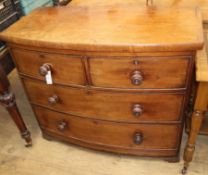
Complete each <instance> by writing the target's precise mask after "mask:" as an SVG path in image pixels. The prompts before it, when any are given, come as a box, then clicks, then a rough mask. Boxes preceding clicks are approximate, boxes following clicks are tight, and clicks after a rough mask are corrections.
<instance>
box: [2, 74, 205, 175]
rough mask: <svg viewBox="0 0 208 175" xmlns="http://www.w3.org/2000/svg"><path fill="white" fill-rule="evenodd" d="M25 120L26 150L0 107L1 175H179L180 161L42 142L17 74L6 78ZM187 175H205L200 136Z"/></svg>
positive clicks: (202, 145)
mask: <svg viewBox="0 0 208 175" xmlns="http://www.w3.org/2000/svg"><path fill="white" fill-rule="evenodd" d="M9 79H10V81H11V84H12V89H13V91H14V92H15V94H16V98H17V103H18V106H19V108H20V111H21V113H22V115H23V117H24V120H25V122H26V124H27V126H28V128H29V130H30V131H31V132H32V139H33V147H31V148H25V147H24V142H23V140H22V139H21V138H20V136H19V133H18V131H17V128H16V126H15V125H14V123H13V122H12V120H11V119H10V116H9V115H8V113H7V111H6V110H5V109H4V108H3V107H0V175H152V174H154V175H163V174H164V175H179V174H180V170H181V168H182V165H183V161H182V153H183V148H184V143H185V141H186V139H187V136H186V134H184V137H183V143H182V151H181V161H180V162H179V163H167V162H165V161H163V160H159V159H151V158H141V157H135V156H123V155H117V154H110V153H103V152H99V151H93V150H89V149H85V148H80V147H76V146H73V145H67V144H63V143H59V142H56V141H47V140H44V139H43V138H42V136H41V131H40V129H39V127H38V125H37V122H36V120H35V118H34V115H33V112H32V110H31V108H30V105H29V104H28V101H27V98H26V96H25V93H24V91H23V89H22V86H21V83H20V80H19V78H18V76H17V73H16V71H13V72H12V74H11V75H10V76H9ZM188 175H208V137H205V136H199V137H198V140H197V146H196V153H195V157H194V160H193V162H192V163H191V166H190V168H189V172H188Z"/></svg>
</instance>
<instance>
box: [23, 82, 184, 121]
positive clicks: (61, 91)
mask: <svg viewBox="0 0 208 175" xmlns="http://www.w3.org/2000/svg"><path fill="white" fill-rule="evenodd" d="M24 84H25V87H26V90H27V92H28V95H29V98H30V101H31V102H32V103H35V104H39V105H43V106H46V107H48V108H51V109H54V110H58V111H62V112H65V113H70V114H73V115H78V116H83V117H90V118H97V119H103V120H110V121H124V122H140V121H176V120H179V119H180V116H181V109H182V106H183V98H184V96H183V95H181V94H156V93H150V94H147V93H122V92H107V91H95V90H89V89H78V88H68V87H62V86H55V85H53V86H47V85H46V84H44V83H41V82H39V81H35V80H29V79H24ZM40 93H41V95H40Z"/></svg>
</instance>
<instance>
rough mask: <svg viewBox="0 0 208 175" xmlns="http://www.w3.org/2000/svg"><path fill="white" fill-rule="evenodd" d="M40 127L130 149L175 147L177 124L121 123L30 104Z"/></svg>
mask: <svg viewBox="0 0 208 175" xmlns="http://www.w3.org/2000/svg"><path fill="white" fill-rule="evenodd" d="M34 111H35V114H36V116H37V119H38V121H39V124H40V126H41V128H42V129H45V130H49V131H51V132H54V133H56V134H59V135H62V136H64V137H66V138H68V139H70V138H72V139H77V140H80V141H82V142H88V143H91V144H97V145H108V146H112V147H121V148H122V147H123V148H130V149H177V147H178V140H179V136H180V134H179V133H180V132H181V126H180V125H145V124H122V123H115V122H105V121H99V120H93V119H92V120H91V119H84V118H80V117H75V116H71V115H65V114H61V113H58V112H53V111H50V110H47V109H44V108H41V107H34Z"/></svg>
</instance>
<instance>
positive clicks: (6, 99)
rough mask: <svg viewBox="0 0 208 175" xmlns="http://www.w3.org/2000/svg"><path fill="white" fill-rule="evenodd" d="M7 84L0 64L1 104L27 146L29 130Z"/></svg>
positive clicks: (29, 143)
mask: <svg viewBox="0 0 208 175" xmlns="http://www.w3.org/2000/svg"><path fill="white" fill-rule="evenodd" d="M9 86H10V85H9V80H8V78H7V76H6V74H5V72H4V70H3V68H2V66H1V65H0V102H1V104H2V105H3V106H5V107H6V109H7V111H8V112H9V114H10V116H11V117H12V119H13V121H14V122H15V124H16V125H17V127H18V129H19V131H20V133H21V136H22V138H23V139H25V141H26V146H27V147H29V146H31V145H32V140H31V137H30V132H29V131H28V129H27V127H26V125H25V123H24V121H23V119H22V117H21V114H20V112H19V110H18V108H17V105H16V101H15V96H14V94H13V93H11V92H10V91H9Z"/></svg>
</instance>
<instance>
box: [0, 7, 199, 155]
mask: <svg viewBox="0 0 208 175" xmlns="http://www.w3.org/2000/svg"><path fill="white" fill-rule="evenodd" d="M187 18H189V20H186V19H187ZM200 20H201V18H200V14H199V12H198V11H197V10H193V9H174V8H170V9H164V8H159V9H157V8H151V7H138V6H135V5H134V6H131V5H129V6H128V5H125V6H123V5H120V6H119V5H118V6H106V7H99V8H96V9H87V8H79V7H71V8H70V7H62V8H60V7H59V8H46V9H39V10H37V11H35V12H33V13H32V14H30V15H29V16H27V17H24V18H23V19H21V20H20V22H18V23H17V24H15V25H13V26H12V27H10V28H9V29H8V30H6V31H5V32H3V33H1V34H0V38H1V39H2V40H4V41H6V42H7V44H8V45H9V47H10V48H11V53H12V55H13V59H14V61H15V63H16V66H17V69H18V72H19V75H20V77H21V79H22V82H23V84H24V87H25V90H26V93H27V95H28V98H29V101H30V103H31V105H32V107H33V110H34V113H35V114H36V117H37V120H38V122H39V125H40V127H41V129H42V132H43V135H44V136H50V137H51V138H56V139H59V140H63V141H67V142H70V143H75V144H78V145H82V146H85V147H89V148H94V149H98V150H105V151H111V152H117V153H125V154H133V155H141V156H152V157H166V158H175V157H177V156H178V153H179V150H180V142H181V136H182V130H183V121H184V112H185V109H186V105H187V101H188V96H189V90H190V80H191V77H192V72H193V64H194V59H195V53H196V50H197V49H201V48H202V45H203V39H202V38H203V37H202V34H201V32H202V26H201V21H200Z"/></svg>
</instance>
